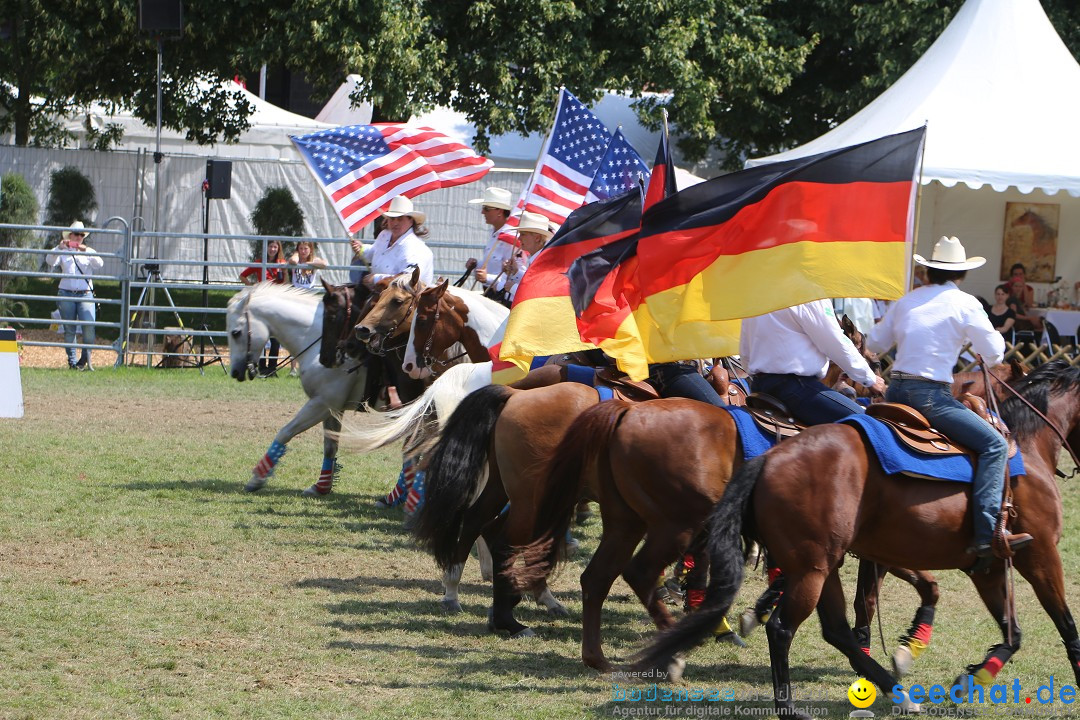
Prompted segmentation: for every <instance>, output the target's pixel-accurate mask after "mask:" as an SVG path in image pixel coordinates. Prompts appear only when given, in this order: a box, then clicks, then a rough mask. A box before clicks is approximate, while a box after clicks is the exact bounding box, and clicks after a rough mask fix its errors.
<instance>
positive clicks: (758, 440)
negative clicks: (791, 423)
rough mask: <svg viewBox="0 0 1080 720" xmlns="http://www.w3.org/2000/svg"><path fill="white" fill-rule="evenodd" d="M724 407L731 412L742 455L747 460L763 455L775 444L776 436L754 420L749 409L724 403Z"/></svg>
mask: <svg viewBox="0 0 1080 720" xmlns="http://www.w3.org/2000/svg"><path fill="white" fill-rule="evenodd" d="M724 409H725V410H727V411H728V412H729V413H731V418H732V419H733V420H734V421H735V427H736V428H738V430H739V442H741V443H742V452H743V457H744V458H745V459H747V460H750V459H751V458H756V457H757V456H758V455H763V454H764V453H765V451H766V450H768V449H769V448H771V447H772V446H773V445H775V444H776V436H775V435H770V434H769V433H767V432H765V431H764V430H762V429H761V427H760V426H759V425H758V424H757V423H756V422H754V418H753V417H751V415H750V411H749V410H747V409H746V408H744V407H737V406H735V405H725V406H724Z"/></svg>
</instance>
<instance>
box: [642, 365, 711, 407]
mask: <svg viewBox="0 0 1080 720" xmlns="http://www.w3.org/2000/svg"><path fill="white" fill-rule="evenodd" d="M649 380H650V381H652V384H653V385H655V386H656V391H657V392H658V393H660V397H666V398H668V397H684V398H690V399H691V400H700V401H701V402H706V403H709V404H710V405H716V406H720V405H723V404H724V401H723V400H721V399H720V395H719V394H718V393H717V392H716V390H714V389H713V386H712V385H710V384H709V381H708V380H706V379H705V378H703V377H702V376H701V373H700V372H698V369H697V368H696V367H694V366H693V365H682V364H679V363H673V362H672V363H657V364H656V365H650V366H649Z"/></svg>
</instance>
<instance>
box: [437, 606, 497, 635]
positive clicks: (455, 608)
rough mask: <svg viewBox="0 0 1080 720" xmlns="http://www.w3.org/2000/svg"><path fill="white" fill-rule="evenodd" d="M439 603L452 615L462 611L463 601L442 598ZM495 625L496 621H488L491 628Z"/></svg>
mask: <svg viewBox="0 0 1080 720" xmlns="http://www.w3.org/2000/svg"><path fill="white" fill-rule="evenodd" d="M439 604H440V605H442V609H443V610H445V611H446V612H447V613H448V614H450V615H457V614H458V613H459V612H461V603H459V602H458V601H457V600H440V601H439ZM493 625H494V623H492V622H491V621H488V629H489V630H490V629H491V626H493Z"/></svg>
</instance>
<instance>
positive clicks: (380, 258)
mask: <svg viewBox="0 0 1080 720" xmlns="http://www.w3.org/2000/svg"><path fill="white" fill-rule="evenodd" d="M383 218H384V225H383V231H382V232H381V233H379V235H378V237H376V238H375V243H374V244H373V245H372V246H371V251H370V252H367V253H365V256H366V257H367V260H368V262H369V263H370V265H371V272H370V273H368V274H367V275H365V276H364V280H363V282H364V284H365V285H367V286H368V287H371V286H373V285H374V284H375V283H377V282H378V281H379V280H382V279H383V278H386V277H394V276H395V275H400V274H401V273H403V272H405V270H406V269H407V268H408V267H409V266H410V265H416V266H417V267H418V268H420V281H421V282H423V283H424V284H425V285H431V284H432V283H433V282H434V281H435V256H434V255H433V254H432V252H431V248H429V247H428V246H427V245H426V244H425V243H424V241H423V239H422V238H426V237H427V236H428V229H427V227H425V226H424V221H425V220H427V215H425V214H424V213H422V212H420V211H419V210H416V209H415V208H414V207H413V202H412V200H410V199H409V198H407V197H405V196H404V195H398V196H397V197H396V198H394V199H393V200H391V201H390V207H388V208H387V209H386V210H385V211H384V212H383Z"/></svg>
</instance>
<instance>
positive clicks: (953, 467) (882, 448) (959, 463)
mask: <svg viewBox="0 0 1080 720" xmlns="http://www.w3.org/2000/svg"><path fill="white" fill-rule="evenodd" d="M839 422H842V423H847V424H849V425H854V426H855V427H857V428H858V429H859V430H860V431H861V432H862V434H863V435H864V436H865V437H866V439H867V440H869V442H870V446H871V447H872V448H873V449H874V452H875V453H877V457H878V462H880V463H881V467H882V469H883V470H884V471H885V472H887V473H889V474H890V475H893V474H896V473H902V474H904V475H915V476H917V477H924V478H930V479H932V480H952V481H955V482H963V483H970V482H971V481H972V474H973V472H974V465H973V464H972V461H971V459H970V458H969V457H968V456H967V455H925V454H923V453H920V452H915V451H914V450H911V449H909V448H908V447H907V446H906V445H901V444H900V442H899V441H898V440H897V439H896V435H894V434H893V431H892V430H890V429H889V428H888V426H886V425H885V423H883V422H881V421H880V420H878V419H876V418H872V417H869V416H867V415H849V416H848V417H846V418H844V419H843V420H840V421H839ZM1024 474H1025V473H1024V459H1023V457H1022V456H1021V454H1020V451H1019V450H1017V451H1016V455H1015V456H1013V457H1012V458H1010V459H1009V475H1010V476H1013V475H1024Z"/></svg>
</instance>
